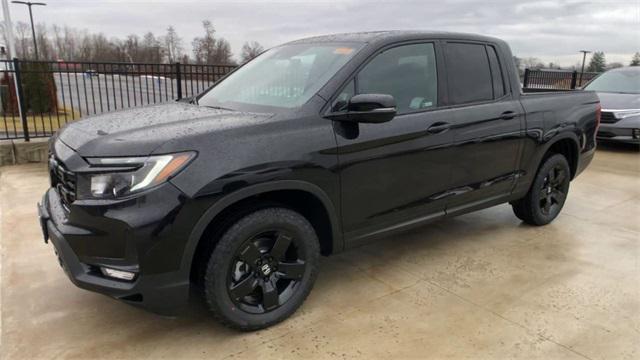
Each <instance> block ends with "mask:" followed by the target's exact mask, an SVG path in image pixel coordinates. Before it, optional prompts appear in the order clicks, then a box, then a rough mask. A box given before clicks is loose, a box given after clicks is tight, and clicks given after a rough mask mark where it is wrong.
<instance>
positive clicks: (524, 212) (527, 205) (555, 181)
mask: <svg viewBox="0 0 640 360" xmlns="http://www.w3.org/2000/svg"><path fill="white" fill-rule="evenodd" d="M570 181H571V169H570V168H569V163H568V162H567V159H566V158H565V157H564V156H563V155H561V154H555V155H552V156H549V157H548V158H546V160H545V161H544V162H543V163H542V165H541V166H540V169H538V173H537V174H536V177H535V178H534V180H533V184H532V185H531V188H530V189H529V192H527V194H526V195H525V196H524V197H523V198H522V199H520V200H517V201H514V202H513V203H511V206H512V207H513V213H514V214H515V215H516V216H517V217H518V218H519V219H520V220H522V221H524V222H525V223H527V224H530V225H535V226H541V225H546V224H548V223H550V222H552V221H553V220H554V219H555V218H556V217H557V216H558V214H560V211H561V210H562V207H563V206H564V203H565V201H566V199H567V195H568V193H569V183H570Z"/></svg>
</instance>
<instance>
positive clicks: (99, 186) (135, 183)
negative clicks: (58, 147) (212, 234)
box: [78, 152, 195, 199]
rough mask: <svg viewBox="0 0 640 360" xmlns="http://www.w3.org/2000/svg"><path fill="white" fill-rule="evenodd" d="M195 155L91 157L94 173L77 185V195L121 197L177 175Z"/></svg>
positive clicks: (85, 176) (185, 153) (80, 196)
mask: <svg viewBox="0 0 640 360" xmlns="http://www.w3.org/2000/svg"><path fill="white" fill-rule="evenodd" d="M194 157H195V153H193V152H184V153H177V154H168V155H158V156H148V157H131V158H89V159H87V160H88V161H89V163H90V164H91V167H92V168H95V170H96V171H95V173H90V174H85V175H84V176H82V180H81V181H80V183H79V184H78V198H80V199H86V198H97V199H105V198H111V199H113V198H118V197H123V196H127V195H130V194H134V193H137V192H140V191H143V190H145V189H148V188H151V187H154V186H156V185H159V184H162V183H163V182H165V181H167V180H168V179H169V178H171V177H172V176H174V175H176V174H177V173H178V172H179V171H180V170H182V169H183V168H184V167H185V166H186V165H187V164H188V163H189V161H191V160H192V159H193V158H194Z"/></svg>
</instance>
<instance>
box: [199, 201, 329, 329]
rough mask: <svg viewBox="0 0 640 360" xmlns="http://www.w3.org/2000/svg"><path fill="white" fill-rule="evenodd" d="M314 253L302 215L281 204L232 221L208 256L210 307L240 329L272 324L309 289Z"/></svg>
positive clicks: (206, 282) (315, 262) (312, 237)
mask: <svg viewBox="0 0 640 360" xmlns="http://www.w3.org/2000/svg"><path fill="white" fill-rule="evenodd" d="M319 253H320V250H319V245H318V238H317V236H316V234H315V232H314V230H313V227H312V226H311V224H310V223H309V222H308V221H307V220H306V219H305V218H304V217H303V216H302V215H300V214H298V213H296V212H295V211H292V210H289V209H285V208H267V209H262V210H258V211H256V212H253V213H251V214H249V215H247V216H245V217H243V218H241V219H240V220H239V221H237V222H236V223H235V224H234V225H232V226H231V227H230V228H229V229H228V230H227V231H226V232H225V233H224V235H223V236H222V238H221V239H220V241H219V243H218V244H217V245H216V247H215V249H214V250H213V253H212V254H211V258H210V260H209V263H208V266H207V270H206V274H205V280H204V287H205V297H206V300H207V302H208V304H209V307H210V308H211V310H212V311H213V313H214V314H215V315H216V317H218V318H219V319H220V320H221V321H222V322H223V323H224V324H226V325H228V326H231V327H234V328H237V329H240V330H257V329H261V328H265V327H268V326H271V325H273V324H276V323H278V322H280V321H282V320H284V319H286V318H287V317H289V316H290V315H291V314H292V313H293V312H294V311H295V310H296V309H297V308H298V307H299V306H300V305H301V304H302V302H303V301H304V300H305V298H306V297H307V295H308V294H309V292H310V291H311V288H312V287H313V283H314V281H315V278H316V274H317V266H318V258H319Z"/></svg>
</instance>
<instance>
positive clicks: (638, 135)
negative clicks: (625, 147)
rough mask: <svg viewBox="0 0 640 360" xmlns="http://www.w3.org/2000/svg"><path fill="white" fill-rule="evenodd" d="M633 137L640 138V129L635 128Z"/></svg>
mask: <svg viewBox="0 0 640 360" xmlns="http://www.w3.org/2000/svg"><path fill="white" fill-rule="evenodd" d="M633 138H634V139H640V129H633Z"/></svg>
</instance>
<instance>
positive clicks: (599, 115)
mask: <svg viewBox="0 0 640 360" xmlns="http://www.w3.org/2000/svg"><path fill="white" fill-rule="evenodd" d="M600 117H602V105H601V104H600V103H598V106H596V132H598V128H600Z"/></svg>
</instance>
